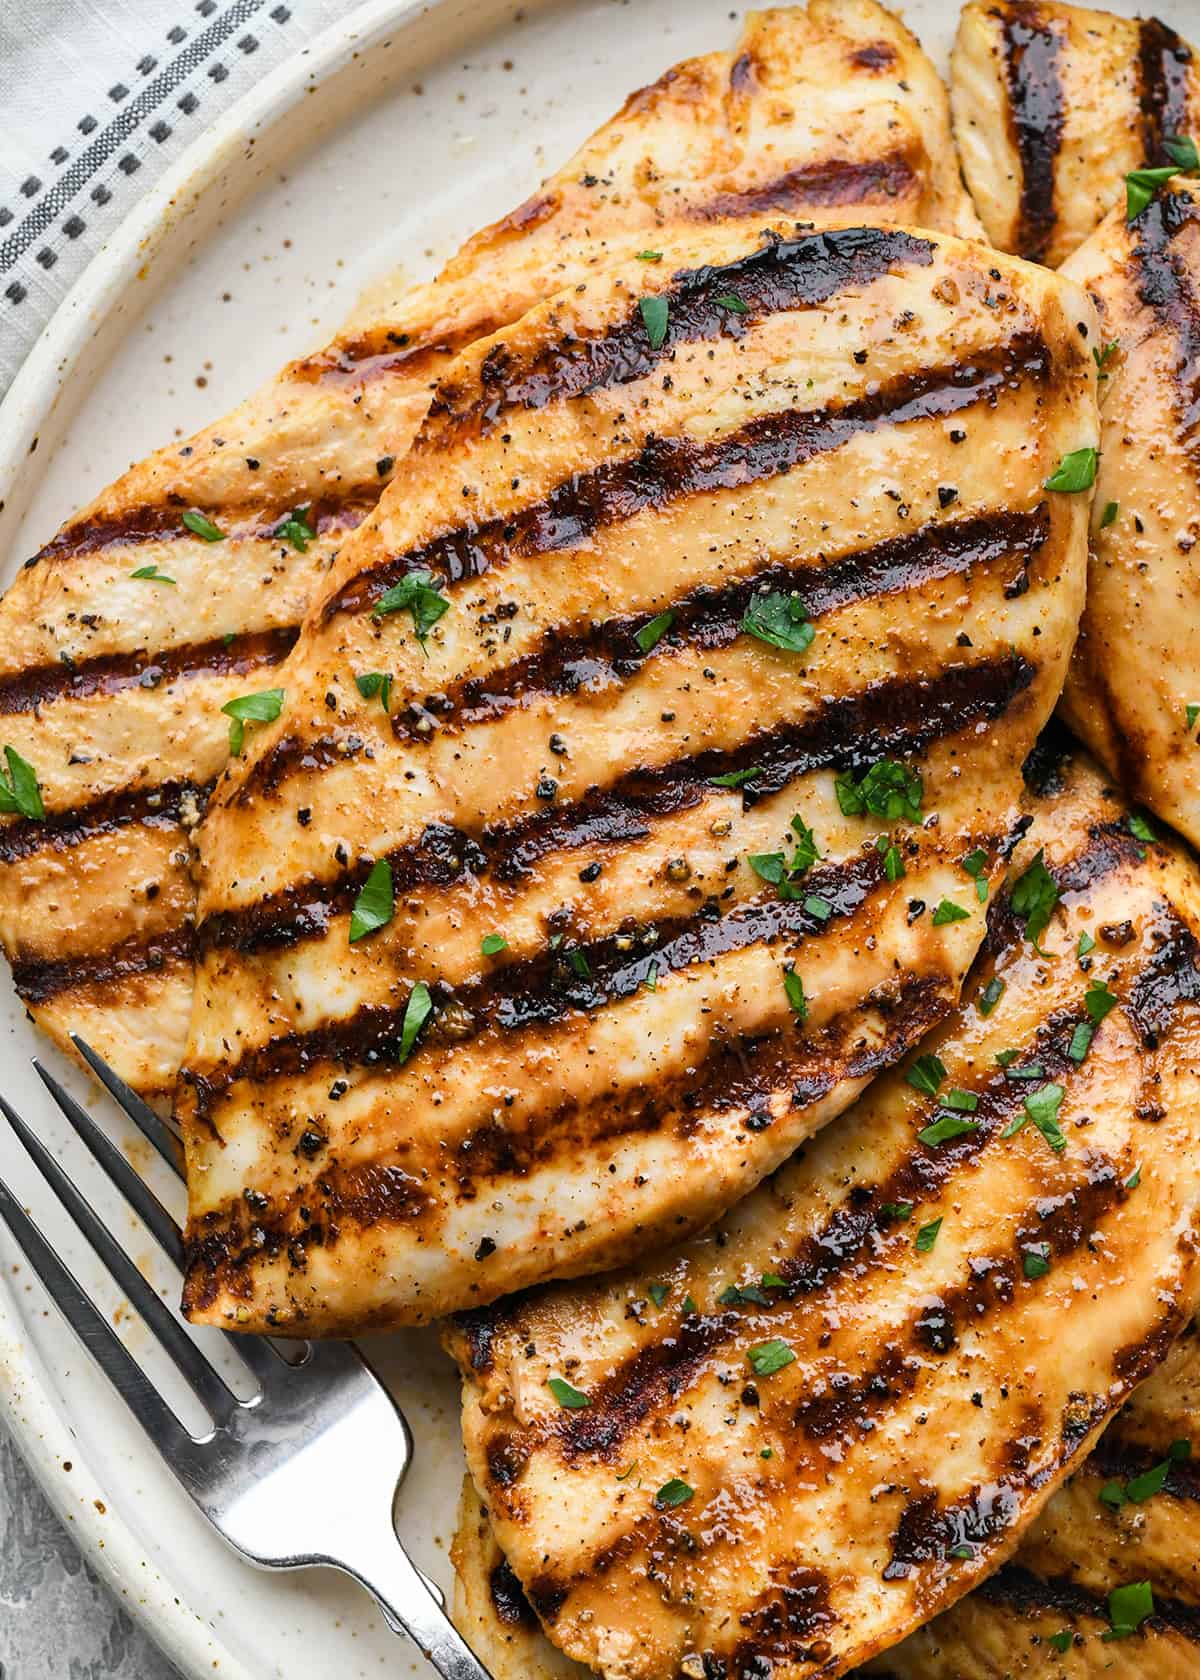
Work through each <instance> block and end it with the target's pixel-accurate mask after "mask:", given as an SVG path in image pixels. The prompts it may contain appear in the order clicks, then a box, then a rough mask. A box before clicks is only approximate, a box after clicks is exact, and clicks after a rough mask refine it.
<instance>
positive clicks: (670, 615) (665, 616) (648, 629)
mask: <svg viewBox="0 0 1200 1680" xmlns="http://www.w3.org/2000/svg"><path fill="white" fill-rule="evenodd" d="M674 622H675V613H674V611H673V609H672V608H670V607H668V608H667V610H666V612H660V613H658V614H657V615H656V616H655V617H654V618H652V619H650V620H649V621H648V622H647V623H645V624H643V625H642V627H641V629H640V630H639V631H638V632H637V633H636V635H635V636H634V638H633V639H634V641H635V642H636V643H637V645H638V646H639V647H640V648H641V650H642V652H643V653H649V652H650V649H651V648H652V647H656V646H657V645H658V643H659V642H661V641H662V639H663V637H664V636H665V635H666V633H667V631H668V630H669V629H670V628H671V626H672V624H674Z"/></svg>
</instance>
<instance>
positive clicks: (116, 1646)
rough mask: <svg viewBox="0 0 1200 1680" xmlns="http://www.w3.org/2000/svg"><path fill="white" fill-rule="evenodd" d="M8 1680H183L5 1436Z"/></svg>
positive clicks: (0, 1635) (3, 1669) (2, 1625)
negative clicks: (99, 1574) (115, 1596)
mask: <svg viewBox="0 0 1200 1680" xmlns="http://www.w3.org/2000/svg"><path fill="white" fill-rule="evenodd" d="M0 1680H176V1674H175V1670H174V1668H172V1667H171V1665H170V1664H169V1663H168V1662H167V1661H166V1660H165V1659H164V1658H163V1657H161V1656H160V1655H159V1654H158V1652H157V1651H155V1650H154V1648H153V1647H152V1646H151V1645H150V1643H149V1642H148V1641H147V1640H146V1639H145V1638H144V1637H143V1636H142V1634H141V1633H140V1632H139V1631H138V1629H137V1628H136V1627H135V1626H134V1624H133V1622H132V1621H131V1619H130V1617H129V1616H128V1614H127V1613H126V1612H125V1611H124V1610H122V1609H121V1608H120V1607H119V1606H118V1605H117V1604H115V1603H114V1602H113V1600H112V1599H111V1597H110V1596H109V1594H108V1592H107V1590H106V1589H105V1588H104V1587H103V1586H101V1584H100V1582H99V1581H98V1580H97V1579H96V1577H95V1576H94V1575H93V1574H92V1572H91V1570H90V1569H88V1568H87V1566H86V1565H85V1564H84V1562H83V1560H82V1558H81V1557H80V1555H79V1552H78V1551H77V1550H76V1548H75V1545H74V1543H73V1542H72V1541H71V1540H70V1539H69V1538H68V1537H67V1535H66V1534H65V1533H64V1531H63V1528H62V1525H61V1524H60V1523H59V1521H58V1519H57V1517H55V1515H54V1513H53V1512H52V1511H51V1510H50V1507H49V1506H48V1505H47V1504H46V1501H45V1500H44V1499H43V1498H42V1495H41V1493H40V1491H39V1490H38V1488H37V1486H36V1484H35V1483H34V1481H33V1478H32V1477H31V1476H30V1474H29V1472H28V1470H26V1468H25V1466H24V1464H23V1463H22V1461H21V1459H20V1458H19V1456H18V1454H17V1452H16V1449H15V1448H14V1447H13V1445H12V1443H11V1442H10V1441H9V1440H8V1438H7V1437H6V1436H5V1434H4V1433H3V1431H2V1430H0Z"/></svg>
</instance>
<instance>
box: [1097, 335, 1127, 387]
mask: <svg viewBox="0 0 1200 1680" xmlns="http://www.w3.org/2000/svg"><path fill="white" fill-rule="evenodd" d="M1120 348H1121V345H1120V341H1119V340H1118V339H1115V338H1112V339H1110V340H1109V341H1108V343H1107V344H1102V345H1101V346H1100V347H1099V349H1097V348H1096V346H1095V345H1093V346H1092V360H1093V361H1094V362H1095V364H1096V371H1097V373H1099V374H1100V375H1101V377H1102V378H1104V379H1107V378H1108V375H1107V374H1106V373H1105V371H1104V370H1105V368H1106V367H1107V366H1108V364H1109V362H1110V361H1111V360H1112V358H1113V357H1114V356H1115V355H1116V353H1117V351H1118V350H1119V349H1120Z"/></svg>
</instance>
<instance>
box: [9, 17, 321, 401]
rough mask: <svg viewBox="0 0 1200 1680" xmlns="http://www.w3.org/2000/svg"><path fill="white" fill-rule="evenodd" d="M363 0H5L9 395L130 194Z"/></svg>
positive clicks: (125, 207)
mask: <svg viewBox="0 0 1200 1680" xmlns="http://www.w3.org/2000/svg"><path fill="white" fill-rule="evenodd" d="M354 5H355V0H0V394H2V393H3V392H4V391H5V390H6V389H7V388H8V385H9V384H10V382H11V380H12V378H13V375H14V374H15V373H16V371H17V369H18V368H19V367H20V365H21V363H22V361H23V360H24V359H25V356H26V355H27V354H28V352H29V349H30V346H31V345H32V344H33V341H34V339H35V338H36V337H37V336H38V334H39V333H40V332H41V330H42V328H43V327H44V326H45V324H46V322H47V321H48V320H49V318H50V316H51V315H52V314H53V312H54V310H55V308H56V307H57V305H58V303H59V302H60V300H61V299H62V297H63V296H64V295H65V293H66V292H67V291H68V290H69V288H70V286H71V285H72V283H73V282H74V281H75V280H76V279H77V278H78V277H79V275H80V273H81V272H82V271H83V269H84V268H85V267H86V266H87V263H88V262H89V261H90V259H91V258H92V256H93V255H94V254H95V252H96V251H97V250H98V249H99V248H100V246H101V245H102V244H103V243H104V241H105V240H106V239H107V238H108V237H109V236H110V235H111V234H112V232H113V230H114V229H115V228H116V227H117V226H118V225H119V223H120V221H121V219H122V217H124V216H126V215H128V213H129V210H130V208H131V206H132V205H133V204H134V203H135V202H136V200H137V198H138V197H139V196H140V195H141V194H142V193H144V192H145V191H146V190H147V188H148V187H149V186H151V185H152V184H153V182H154V181H155V180H156V179H157V178H158V176H159V175H160V174H161V173H162V171H163V170H164V169H165V168H166V166H167V165H168V164H169V163H173V162H174V161H175V159H176V158H177V157H178V156H179V154H180V153H181V152H182V151H183V149H184V148H185V147H186V146H187V145H189V144H190V142H191V141H192V140H194V139H195V138H196V136H197V135H198V134H200V133H201V132H202V131H203V129H204V127H205V126H206V125H207V124H208V123H210V122H211V121H212V120H213V118H214V117H215V116H216V115H217V114H218V112H220V111H221V110H223V109H224V108H225V107H226V106H227V105H230V104H232V103H233V101H234V100H235V99H237V98H238V96H239V95H240V94H242V93H244V92H245V91H246V89H247V88H249V87H251V86H252V85H253V84H254V83H255V82H256V81H259V80H261V78H262V76H263V75H264V73H265V72H266V71H267V70H269V69H271V68H273V67H274V66H275V65H276V64H278V63H280V62H281V61H282V60H283V59H284V58H286V57H287V56H288V55H289V54H290V53H294V52H296V51H298V50H299V49H300V48H301V47H302V46H304V44H305V43H306V42H308V41H310V40H311V39H312V37H313V36H314V35H316V34H318V33H319V31H320V30H322V29H323V28H325V27H326V25H328V24H330V23H332V22H333V21H334V20H335V19H337V18H339V17H343V16H345V15H346V14H347V13H348V12H351V11H353V9H354Z"/></svg>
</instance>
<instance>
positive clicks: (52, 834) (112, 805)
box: [0, 782, 212, 864]
mask: <svg viewBox="0 0 1200 1680" xmlns="http://www.w3.org/2000/svg"><path fill="white" fill-rule="evenodd" d="M211 792H212V784H211V783H209V784H208V786H206V787H197V786H195V784H194V783H192V782H163V783H160V785H159V786H157V787H150V788H120V789H118V790H117V791H116V792H115V793H110V794H106V795H104V796H103V797H101V798H100V799H95V800H92V801H91V802H90V803H89V804H87V805H75V806H72V808H71V809H70V810H69V811H52V812H50V814H49V815H48V816H47V817H45V818H44V819H43V820H42V821H40V822H39V821H35V820H33V819H32V818H29V817H17V818H16V819H15V820H14V821H12V822H9V823H5V824H4V825H3V826H2V827H0V864H5V863H19V862H21V861H22V859H24V858H28V857H32V856H33V855H34V853H35V852H40V851H43V850H45V849H46V848H49V849H51V850H52V851H65V850H66V849H67V848H69V847H71V846H80V845H83V843H84V842H85V841H88V840H94V839H96V838H97V837H98V836H100V835H103V834H112V833H115V832H116V831H117V830H118V829H122V828H126V827H128V826H129V825H130V824H131V823H141V824H143V825H144V826H145V827H147V828H175V827H177V826H178V825H179V824H180V823H181V822H182V821H183V820H184V816H185V813H186V812H187V811H188V810H189V808H190V807H191V806H192V805H195V806H196V807H197V809H198V810H199V811H200V813H201V814H202V813H203V811H204V805H205V801H206V800H207V798H208V796H209V794H210V793H211Z"/></svg>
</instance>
